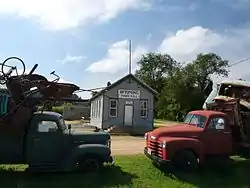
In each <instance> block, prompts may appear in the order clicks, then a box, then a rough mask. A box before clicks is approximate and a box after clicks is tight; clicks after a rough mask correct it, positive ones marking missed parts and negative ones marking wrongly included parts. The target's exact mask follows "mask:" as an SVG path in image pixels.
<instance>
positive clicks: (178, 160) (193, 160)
mask: <svg viewBox="0 0 250 188" xmlns="http://www.w3.org/2000/svg"><path fill="white" fill-rule="evenodd" d="M172 162H173V165H174V167H176V168H177V169H178V170H184V171H188V172H194V171H196V170H197V169H198V167H199V162H198V159H197V157H196V156H195V154H194V153H193V152H192V151H190V150H180V151H178V152H177V153H176V154H175V156H174V158H173V160H172Z"/></svg>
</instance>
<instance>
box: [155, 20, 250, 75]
mask: <svg viewBox="0 0 250 188" xmlns="http://www.w3.org/2000/svg"><path fill="white" fill-rule="evenodd" d="M249 40H250V26H249V25H245V26H242V27H240V28H229V29H225V30H224V31H220V32H216V31H213V30H211V29H208V28H203V27H201V26H195V27H192V28H189V29H186V30H184V29H182V30H179V31H177V32H176V33H175V34H172V35H168V36H167V37H166V38H165V39H164V40H163V41H162V43H161V44H160V46H159V47H158V50H159V51H160V52H163V53H168V54H170V55H171V56H172V57H174V58H175V59H176V60H178V61H183V62H189V61H191V60H193V59H195V57H196V55H197V54H198V53H207V52H215V53H217V54H219V55H220V56H221V57H222V58H224V59H226V60H229V64H232V63H235V62H237V61H240V60H242V59H245V58H247V57H249V56H250V55H249V51H250V45H249V42H248V41H249ZM249 62H250V61H249ZM248 66H249V63H247V62H245V63H242V64H240V65H237V66H234V67H232V68H230V77H231V78H234V79H236V78H237V79H238V78H240V77H242V75H243V77H245V76H244V75H249V76H248V78H249V79H250V71H249V68H248Z"/></svg>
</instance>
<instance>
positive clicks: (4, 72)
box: [1, 57, 26, 77]
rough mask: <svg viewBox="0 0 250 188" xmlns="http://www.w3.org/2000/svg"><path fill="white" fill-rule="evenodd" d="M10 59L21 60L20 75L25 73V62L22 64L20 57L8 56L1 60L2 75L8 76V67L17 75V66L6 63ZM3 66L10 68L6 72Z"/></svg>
mask: <svg viewBox="0 0 250 188" xmlns="http://www.w3.org/2000/svg"><path fill="white" fill-rule="evenodd" d="M12 59H13V60H17V61H19V62H21V64H22V71H21V74H20V75H23V74H24V73H25V70H26V67H25V64H24V62H23V60H22V59H21V58H19V57H9V58H7V59H5V60H4V61H3V63H2V67H1V71H2V74H3V76H4V77H8V76H9V75H8V72H9V70H10V69H13V70H14V69H15V71H16V74H17V75H16V76H18V72H17V67H16V66H10V65H7V62H8V61H10V60H12ZM5 67H7V68H10V69H9V70H8V71H7V72H6V70H5Z"/></svg>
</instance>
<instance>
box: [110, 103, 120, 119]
mask: <svg viewBox="0 0 250 188" xmlns="http://www.w3.org/2000/svg"><path fill="white" fill-rule="evenodd" d="M112 101H115V107H111V102H112ZM114 109H115V116H113V115H111V110H114ZM117 115H118V100H117V99H109V117H111V118H116V117H117Z"/></svg>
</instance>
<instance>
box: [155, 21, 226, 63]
mask: <svg viewBox="0 0 250 188" xmlns="http://www.w3.org/2000/svg"><path fill="white" fill-rule="evenodd" d="M222 41H223V37H222V36H220V35H219V34H217V33H214V32H213V31H211V30H209V29H207V28H203V27H200V26H195V27H192V28H189V29H187V30H183V29H181V30H178V31H177V32H176V33H175V34H174V35H169V36H167V37H166V38H165V39H164V40H163V41H162V43H161V44H160V46H159V48H158V50H159V51H160V52H163V53H168V54H171V55H172V56H173V57H174V58H175V59H177V60H179V61H191V60H193V59H194V58H195V56H196V54H198V53H201V52H209V51H211V50H212V48H213V47H215V46H218V45H220V44H221V43H222Z"/></svg>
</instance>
